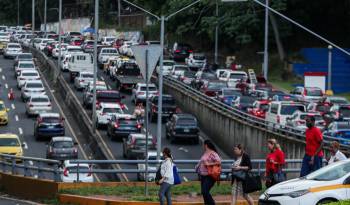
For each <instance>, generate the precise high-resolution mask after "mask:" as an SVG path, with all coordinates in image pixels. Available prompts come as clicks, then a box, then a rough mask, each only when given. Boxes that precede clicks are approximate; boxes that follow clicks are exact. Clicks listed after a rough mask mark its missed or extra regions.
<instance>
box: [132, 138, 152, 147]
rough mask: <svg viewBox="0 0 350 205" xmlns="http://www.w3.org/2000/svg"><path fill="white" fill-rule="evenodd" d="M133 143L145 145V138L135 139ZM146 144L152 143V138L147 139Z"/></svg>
mask: <svg viewBox="0 0 350 205" xmlns="http://www.w3.org/2000/svg"><path fill="white" fill-rule="evenodd" d="M135 144H136V145H137V146H144V145H146V139H137V140H136V141H135ZM148 145H152V139H148Z"/></svg>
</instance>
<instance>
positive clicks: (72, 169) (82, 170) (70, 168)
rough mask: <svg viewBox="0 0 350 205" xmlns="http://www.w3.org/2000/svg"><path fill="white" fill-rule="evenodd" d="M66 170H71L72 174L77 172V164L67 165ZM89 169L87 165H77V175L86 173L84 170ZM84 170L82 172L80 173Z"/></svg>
mask: <svg viewBox="0 0 350 205" xmlns="http://www.w3.org/2000/svg"><path fill="white" fill-rule="evenodd" d="M67 170H68V172H71V173H73V174H76V173H78V166H69V167H67ZM87 171H89V167H87V166H79V172H80V173H79V175H81V174H86V173H85V172H87ZM81 172H84V173H81Z"/></svg>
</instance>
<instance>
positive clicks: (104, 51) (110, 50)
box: [102, 49, 118, 54]
mask: <svg viewBox="0 0 350 205" xmlns="http://www.w3.org/2000/svg"><path fill="white" fill-rule="evenodd" d="M102 53H111V54H114V53H118V52H117V49H104V50H103V51H102Z"/></svg>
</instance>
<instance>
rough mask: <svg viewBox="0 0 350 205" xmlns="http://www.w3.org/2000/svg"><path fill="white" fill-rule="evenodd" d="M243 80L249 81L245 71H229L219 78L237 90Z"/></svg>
mask: <svg viewBox="0 0 350 205" xmlns="http://www.w3.org/2000/svg"><path fill="white" fill-rule="evenodd" d="M242 79H248V75H247V73H246V72H245V71H232V70H228V71H226V72H224V73H223V74H222V75H221V76H220V77H219V80H221V81H225V82H227V85H228V86H229V87H232V88H235V87H236V85H237V83H239V82H240V81H241V80H242Z"/></svg>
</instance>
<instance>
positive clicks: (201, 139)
mask: <svg viewBox="0 0 350 205" xmlns="http://www.w3.org/2000/svg"><path fill="white" fill-rule="evenodd" d="M199 140H200V141H201V142H202V144H203V143H204V138H203V137H202V136H201V135H199Z"/></svg>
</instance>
